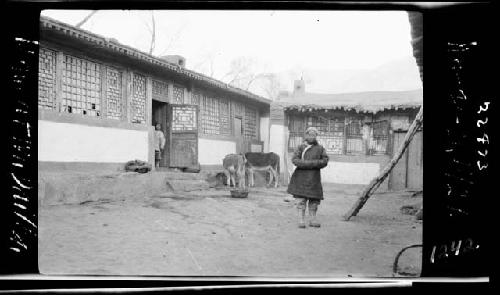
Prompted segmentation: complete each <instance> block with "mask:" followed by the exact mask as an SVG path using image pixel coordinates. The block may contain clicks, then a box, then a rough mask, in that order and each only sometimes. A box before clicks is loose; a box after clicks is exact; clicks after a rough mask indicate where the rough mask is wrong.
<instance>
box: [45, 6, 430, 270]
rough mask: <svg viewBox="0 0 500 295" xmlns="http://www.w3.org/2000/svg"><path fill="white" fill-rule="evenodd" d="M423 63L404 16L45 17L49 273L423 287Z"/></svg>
mask: <svg viewBox="0 0 500 295" xmlns="http://www.w3.org/2000/svg"><path fill="white" fill-rule="evenodd" d="M422 56H423V53H422V15H421V13H419V12H410V11H404V10H387V11H384V10H373V11H356V10H338V11H335V10H318V11H314V10H76V9H72V10H61V9H58V10H55V9H54V10H51V9H47V10H43V11H42V12H41V15H40V39H39V53H38V127H37V128H38V129H37V130H36V131H37V136H38V142H37V154H38V266H39V271H40V273H41V274H45V275H106V276H110V275H132V276H139V275H159V276H216V277H220V276H243V277H257V278H273V277H296V278H304V277H306V278H307V277H316V278H317V277H323V278H343V279H347V278H367V277H370V278H378V277H403V278H407V277H411V278H415V277H419V276H420V274H421V269H422V244H423V242H422V226H423V202H422V200H423V169H424V168H423V161H424V160H423V132H424V131H423V84H422V73H423V70H422V61H421V60H422ZM426 165H427V164H426Z"/></svg>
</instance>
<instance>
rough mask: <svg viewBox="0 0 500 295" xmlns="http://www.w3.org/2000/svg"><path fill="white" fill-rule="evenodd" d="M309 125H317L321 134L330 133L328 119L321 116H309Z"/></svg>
mask: <svg viewBox="0 0 500 295" xmlns="http://www.w3.org/2000/svg"><path fill="white" fill-rule="evenodd" d="M307 127H315V128H316V129H318V132H319V135H326V134H327V133H328V119H327V118H324V117H319V116H311V117H308V118H307Z"/></svg>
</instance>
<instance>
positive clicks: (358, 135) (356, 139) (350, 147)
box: [346, 119, 363, 154]
mask: <svg viewBox="0 0 500 295" xmlns="http://www.w3.org/2000/svg"><path fill="white" fill-rule="evenodd" d="M346 137H347V138H346V142H347V146H346V153H348V154H358V153H362V152H363V126H362V124H361V121H360V120H353V119H351V120H350V121H349V122H348V124H347V133H346Z"/></svg>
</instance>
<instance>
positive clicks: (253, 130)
mask: <svg viewBox="0 0 500 295" xmlns="http://www.w3.org/2000/svg"><path fill="white" fill-rule="evenodd" d="M243 133H244V136H245V138H248V139H254V138H257V111H256V110H255V109H254V108H252V107H249V106H246V107H245V125H244V128H243Z"/></svg>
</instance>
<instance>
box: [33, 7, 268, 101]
mask: <svg viewBox="0 0 500 295" xmlns="http://www.w3.org/2000/svg"><path fill="white" fill-rule="evenodd" d="M40 30H41V32H44V31H54V32H58V33H60V34H63V35H65V36H67V37H69V38H76V39H79V40H80V41H83V42H87V43H89V44H91V45H93V46H95V47H98V48H103V49H108V50H112V51H115V52H116V53H117V54H120V55H125V56H128V57H131V58H134V59H136V60H140V61H143V62H146V63H150V64H153V65H156V66H160V67H162V68H164V69H165V70H168V71H170V72H174V73H176V74H178V75H181V76H184V77H187V78H190V79H194V80H198V81H202V82H205V83H207V84H210V85H211V86H213V87H216V88H219V89H222V90H224V91H228V92H231V93H234V94H238V95H241V96H244V97H245V98H247V99H249V100H252V101H255V102H259V103H263V104H266V105H269V104H270V103H271V100H269V99H267V98H264V97H262V96H259V95H256V94H253V93H251V92H249V91H246V90H243V89H240V88H237V87H233V86H231V85H229V84H227V83H224V82H222V81H219V80H216V79H213V78H210V77H208V76H205V75H203V74H200V73H198V72H195V71H192V70H188V69H184V68H181V67H180V66H178V65H176V64H173V63H169V62H167V61H165V60H163V59H161V58H158V57H155V56H153V55H150V54H147V53H144V52H142V51H140V50H137V49H135V48H133V47H130V46H127V45H124V44H121V43H119V42H117V41H116V40H114V39H111V38H106V37H103V36H100V35H97V34H94V33H92V32H89V31H86V30H83V29H80V28H76V27H74V26H71V25H68V24H66V23H63V22H60V21H57V20H54V19H52V18H49V17H46V16H40ZM41 36H43V35H42V34H41Z"/></svg>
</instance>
